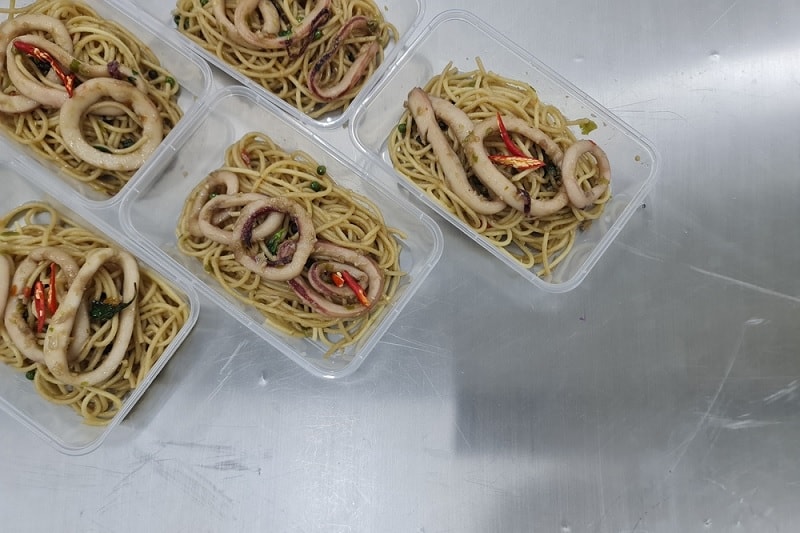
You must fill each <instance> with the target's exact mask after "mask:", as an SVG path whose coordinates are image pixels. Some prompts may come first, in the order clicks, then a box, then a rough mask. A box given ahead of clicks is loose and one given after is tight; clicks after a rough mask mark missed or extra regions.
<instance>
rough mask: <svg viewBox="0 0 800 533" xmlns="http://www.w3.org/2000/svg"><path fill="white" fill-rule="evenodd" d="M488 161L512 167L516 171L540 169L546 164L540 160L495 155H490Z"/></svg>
mask: <svg viewBox="0 0 800 533" xmlns="http://www.w3.org/2000/svg"><path fill="white" fill-rule="evenodd" d="M489 159H490V160H491V161H492V162H493V163H497V164H498V165H506V166H509V167H514V168H515V169H517V170H536V169H537V168H542V167H543V166H545V164H546V163H545V162H544V161H542V160H541V159H536V158H533V157H528V156H516V155H502V154H496V155H490V156H489Z"/></svg>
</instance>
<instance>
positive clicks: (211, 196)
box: [208, 192, 218, 200]
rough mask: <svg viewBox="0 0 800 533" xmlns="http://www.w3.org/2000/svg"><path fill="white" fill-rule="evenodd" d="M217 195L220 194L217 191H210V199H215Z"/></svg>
mask: <svg viewBox="0 0 800 533" xmlns="http://www.w3.org/2000/svg"><path fill="white" fill-rule="evenodd" d="M217 196H218V195H217V193H215V192H210V193H208V199H209V200H213V199H214V198H216V197H217Z"/></svg>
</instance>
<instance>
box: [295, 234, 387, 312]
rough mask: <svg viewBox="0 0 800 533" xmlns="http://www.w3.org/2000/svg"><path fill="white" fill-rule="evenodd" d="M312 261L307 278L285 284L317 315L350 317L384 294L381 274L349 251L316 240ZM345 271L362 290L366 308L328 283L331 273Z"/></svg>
mask: <svg viewBox="0 0 800 533" xmlns="http://www.w3.org/2000/svg"><path fill="white" fill-rule="evenodd" d="M311 259H312V260H313V261H314V262H313V264H312V265H311V266H310V267H309V271H308V279H307V280H306V278H304V277H303V276H297V277H295V278H292V279H290V280H288V281H287V283H288V284H289V287H291V288H292V290H293V291H294V292H295V294H297V296H298V297H299V298H300V299H301V300H303V301H304V302H305V303H306V304H308V305H309V306H310V307H311V308H312V309H314V310H315V311H316V312H318V313H320V314H323V315H326V316H331V317H336V318H353V317H357V316H361V315H363V314H365V313H367V312H369V310H370V309H371V305H372V304H373V303H374V302H376V301H378V299H379V298H380V297H381V295H382V294H383V287H384V284H385V278H384V274H383V271H382V270H381V269H380V267H378V265H377V264H376V263H375V261H373V260H372V259H371V258H369V257H367V256H366V255H364V254H362V253H359V252H357V251H355V250H351V249H349V248H344V247H342V246H338V245H336V244H333V243H330V242H327V241H317V243H316V244H315V245H314V251H313V252H312V253H311ZM341 271H347V272H348V273H349V274H350V275H351V276H353V278H355V279H356V280H357V281H358V284H359V286H360V287H361V288H362V289H363V290H364V292H365V296H366V300H367V302H368V304H369V305H364V304H363V303H362V302H359V301H358V300H357V298H355V297H354V293H353V292H352V291H350V294H349V295H347V293H346V291H347V290H349V289H345V288H344V287H342V288H339V287H337V286H336V285H335V284H331V283H330V282H329V281H328V278H330V276H331V274H333V273H336V272H341Z"/></svg>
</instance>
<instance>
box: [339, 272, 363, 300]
mask: <svg viewBox="0 0 800 533" xmlns="http://www.w3.org/2000/svg"><path fill="white" fill-rule="evenodd" d="M341 274H342V278H344V282H345V283H347V286H348V287H350V290H351V291H353V293H354V294H355V295H356V298H358V301H359V302H361V305H363V306H364V307H369V306H370V303H369V298H367V294H366V293H365V292H364V289H362V288H361V285H359V284H358V282H357V281H356V280H355V278H354V277H353V276H351V275H350V273H349V272H348V271H347V270H342V272H341Z"/></svg>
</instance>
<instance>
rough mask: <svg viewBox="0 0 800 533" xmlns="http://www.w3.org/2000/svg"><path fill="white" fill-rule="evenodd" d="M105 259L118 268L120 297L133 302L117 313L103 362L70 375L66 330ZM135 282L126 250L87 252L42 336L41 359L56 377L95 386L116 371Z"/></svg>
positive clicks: (131, 315)
mask: <svg viewBox="0 0 800 533" xmlns="http://www.w3.org/2000/svg"><path fill="white" fill-rule="evenodd" d="M107 262H113V263H117V264H118V265H119V266H120V267H121V268H122V275H123V281H122V291H121V293H120V296H119V298H120V300H121V301H125V298H128V299H132V300H133V301H132V302H131V304H130V305H129V306H127V307H125V308H124V309H123V310H122V311H120V313H119V315H118V316H119V324H118V326H117V334H116V336H115V338H114V343H113V345H112V346H111V351H110V352H109V353H108V354H107V355H106V356H105V358H104V359H103V362H102V363H100V365H99V366H98V367H97V368H95V369H94V370H91V371H89V372H82V373H77V374H73V373H72V372H70V370H69V366H68V363H67V353H66V351H67V346H69V344H70V341H69V337H70V331H72V329H73V324H74V322H75V318H76V316H77V313H78V309H79V308H80V306H81V304H82V302H83V300H84V298H83V295H84V293H85V292H86V289H87V287H88V286H89V284H90V283H91V282H92V279H93V278H94V276H95V274H96V273H97V270H98V269H99V268H100V267H101V266H103V265H104V264H105V263H107ZM138 285H139V266H138V265H137V264H136V259H134V257H133V256H132V255H131V254H129V253H128V252H124V251H121V250H114V249H113V248H98V249H94V250H92V251H90V252H89V253H88V254H87V256H86V262H85V263H84V264H83V266H82V267H81V268H80V270H79V271H78V274H77V276H75V279H74V281H73V283H72V285H70V287H69V290H68V291H67V295H66V297H65V298H64V300H63V301H62V302H61V304H60V305H59V306H58V311H56V313H55V314H54V315H53V318H52V319H51V321H50V327H49V328H48V330H47V334H46V335H45V338H44V362H45V364H46V365H47V368H48V369H50V372H51V373H52V374H53V376H54V377H55V378H56V379H58V380H60V381H61V382H62V383H65V384H67V385H72V386H75V387H78V386H84V385H96V384H97V383H100V382H102V381H104V380H106V379H108V378H109V377H110V376H111V375H112V374H113V373H114V372H115V371H116V370H117V368H118V367H119V365H120V363H121V362H122V359H123V358H124V357H125V353H126V352H127V351H128V345H129V344H130V340H131V336H132V335H133V328H134V322H135V320H136V315H137V301H136V292H137V287H138Z"/></svg>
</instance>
